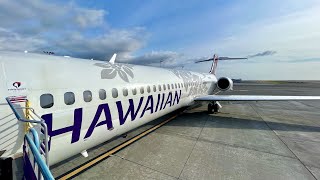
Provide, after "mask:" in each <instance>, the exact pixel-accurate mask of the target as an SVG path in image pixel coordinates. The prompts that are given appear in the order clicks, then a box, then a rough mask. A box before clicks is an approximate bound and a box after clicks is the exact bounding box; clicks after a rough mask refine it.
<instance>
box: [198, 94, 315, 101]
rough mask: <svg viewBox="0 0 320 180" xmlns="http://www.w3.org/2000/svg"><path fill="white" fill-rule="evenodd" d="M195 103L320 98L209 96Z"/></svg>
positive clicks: (199, 98) (310, 97) (308, 97)
mask: <svg viewBox="0 0 320 180" xmlns="http://www.w3.org/2000/svg"><path fill="white" fill-rule="evenodd" d="M194 100H195V101H295V100H296V101H300V100H320V96H264V95H258V96H256V95H207V96H200V97H197V98H195V99H194Z"/></svg>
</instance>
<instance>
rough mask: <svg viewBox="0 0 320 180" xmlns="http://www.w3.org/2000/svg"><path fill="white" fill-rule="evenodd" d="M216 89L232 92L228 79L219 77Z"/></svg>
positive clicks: (231, 82)
mask: <svg viewBox="0 0 320 180" xmlns="http://www.w3.org/2000/svg"><path fill="white" fill-rule="evenodd" d="M217 87H218V89H219V90H220V91H230V90H233V81H232V80H231V79H230V78H227V77H221V78H219V80H218V82H217Z"/></svg>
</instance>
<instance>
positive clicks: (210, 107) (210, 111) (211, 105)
mask: <svg viewBox="0 0 320 180" xmlns="http://www.w3.org/2000/svg"><path fill="white" fill-rule="evenodd" d="M212 110H213V104H212V103H209V104H208V113H209V114H212V113H213V111H212Z"/></svg>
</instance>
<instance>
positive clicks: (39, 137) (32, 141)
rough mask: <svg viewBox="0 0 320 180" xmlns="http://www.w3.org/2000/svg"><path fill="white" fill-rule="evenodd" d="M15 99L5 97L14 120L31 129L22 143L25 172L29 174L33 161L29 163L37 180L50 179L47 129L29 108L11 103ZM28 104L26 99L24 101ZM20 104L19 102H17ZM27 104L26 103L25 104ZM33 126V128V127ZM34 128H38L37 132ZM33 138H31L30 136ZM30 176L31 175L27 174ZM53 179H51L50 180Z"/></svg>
mask: <svg viewBox="0 0 320 180" xmlns="http://www.w3.org/2000/svg"><path fill="white" fill-rule="evenodd" d="M16 99H17V97H7V98H6V101H7V102H8V105H9V106H10V108H11V110H12V111H13V113H14V115H15V116H16V118H17V119H18V120H19V121H21V122H24V123H28V124H31V127H29V129H28V130H27V132H26V135H25V141H24V147H23V148H24V156H25V157H24V160H25V166H26V167H28V168H27V169H25V171H28V172H30V169H29V168H30V164H28V162H30V160H31V159H33V163H31V162H30V163H31V165H32V164H33V165H32V168H33V171H34V172H36V171H37V177H40V178H37V179H41V178H42V177H44V178H45V179H50V178H51V177H52V175H51V173H50V171H49V153H48V152H49V146H48V139H49V137H48V129H47V125H46V123H45V121H44V120H43V119H42V118H41V117H40V116H39V115H38V114H36V113H35V110H34V109H33V108H31V107H22V106H20V104H16V103H13V102H17V101H16ZM25 100H26V102H28V100H27V99H25ZM19 102H21V101H19ZM26 104H28V103H26ZM23 110H25V111H26V115H27V116H28V118H26V116H25V115H24V113H23ZM33 126H34V127H33ZM35 128H40V130H39V131H38V132H39V133H38V132H37V131H36V129H35ZM31 135H32V136H33V138H31V137H30V136H31ZM42 157H44V159H45V161H43V159H42ZM29 175H30V176H32V175H31V174H29ZM31 179H32V178H31ZM52 179H53V178H52Z"/></svg>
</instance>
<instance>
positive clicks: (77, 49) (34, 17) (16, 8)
mask: <svg viewBox="0 0 320 180" xmlns="http://www.w3.org/2000/svg"><path fill="white" fill-rule="evenodd" d="M106 14H107V12H106V11H105V10H102V9H88V8H83V7H79V6H78V5H76V4H74V3H72V2H71V3H52V2H46V1H40V0H21V1H19V2H16V1H9V0H2V1H0V19H1V24H0V42H2V43H1V44H0V50H13V51H24V50H28V51H36V52H42V51H54V52H55V54H58V55H70V56H74V57H80V58H90V59H91V58H94V59H98V60H104V59H106V58H109V57H110V56H111V55H112V54H113V53H118V54H119V58H129V57H131V53H132V52H135V51H137V50H138V49H140V48H141V47H142V46H143V45H144V43H145V40H146V37H147V33H146V32H145V30H144V28H141V27H133V28H130V29H115V28H112V27H111V26H110V25H108V24H107V22H106V21H105V16H106ZM91 30H95V31H99V33H96V34H93V33H92V32H91Z"/></svg>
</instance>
